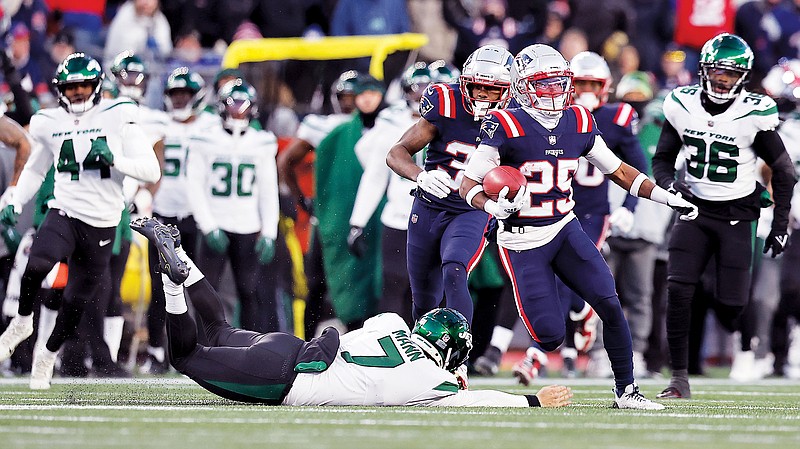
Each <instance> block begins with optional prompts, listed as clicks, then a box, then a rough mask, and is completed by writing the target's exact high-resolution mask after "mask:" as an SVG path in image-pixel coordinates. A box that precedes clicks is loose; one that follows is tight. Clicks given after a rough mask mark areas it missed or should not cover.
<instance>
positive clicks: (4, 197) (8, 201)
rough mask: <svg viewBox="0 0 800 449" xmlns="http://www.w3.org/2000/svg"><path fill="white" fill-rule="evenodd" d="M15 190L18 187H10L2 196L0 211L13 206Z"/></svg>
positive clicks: (0, 198) (0, 197)
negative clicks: (12, 199) (10, 205)
mask: <svg viewBox="0 0 800 449" xmlns="http://www.w3.org/2000/svg"><path fill="white" fill-rule="evenodd" d="M14 190H17V186H8V187H7V188H6V191H5V192H3V194H2V195H0V210H3V209H5V208H6V206H8V205H9V204H11V198H13V197H14Z"/></svg>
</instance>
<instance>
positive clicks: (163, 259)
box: [131, 217, 189, 285]
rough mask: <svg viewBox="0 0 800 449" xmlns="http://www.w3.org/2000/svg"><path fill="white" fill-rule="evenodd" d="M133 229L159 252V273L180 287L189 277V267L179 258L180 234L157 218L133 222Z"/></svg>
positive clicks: (143, 218)
mask: <svg viewBox="0 0 800 449" xmlns="http://www.w3.org/2000/svg"><path fill="white" fill-rule="evenodd" d="M131 229H133V230H134V231H136V232H138V233H139V234H142V235H143V236H145V237H147V240H150V242H151V243H153V245H155V247H156V251H158V260H159V262H158V268H157V269H158V271H160V272H161V273H164V274H166V275H167V277H168V278H169V279H170V280H171V281H172V282H174V283H176V284H178V285H180V284H183V281H185V280H186V278H187V277H189V267H188V266H187V265H186V262H184V261H182V260H181V259H180V257H178V253H177V252H176V251H175V248H177V247H178V246H180V233H179V232H178V229H177V228H175V227H174V226H167V225H164V224H161V222H159V221H158V220H156V219H155V218H148V217H142V218H137V219H136V220H133V221H132V222H131Z"/></svg>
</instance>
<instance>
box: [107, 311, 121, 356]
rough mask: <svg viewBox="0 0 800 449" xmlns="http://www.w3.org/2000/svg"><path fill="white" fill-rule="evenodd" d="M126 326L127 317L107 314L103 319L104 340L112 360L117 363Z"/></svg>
mask: <svg viewBox="0 0 800 449" xmlns="http://www.w3.org/2000/svg"><path fill="white" fill-rule="evenodd" d="M124 327H125V317H122V316H107V317H105V319H104V320H103V341H105V342H106V345H107V346H108V351H109V352H111V360H113V361H114V363H117V357H118V356H119V347H120V345H121V344H122V329H123V328H124Z"/></svg>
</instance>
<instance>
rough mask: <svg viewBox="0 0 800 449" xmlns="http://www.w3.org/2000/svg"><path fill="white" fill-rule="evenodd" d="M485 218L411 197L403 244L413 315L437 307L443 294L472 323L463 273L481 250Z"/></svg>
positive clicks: (418, 314) (469, 299)
mask: <svg viewBox="0 0 800 449" xmlns="http://www.w3.org/2000/svg"><path fill="white" fill-rule="evenodd" d="M488 223H489V215H488V214H486V212H484V211H481V210H471V211H466V212H449V211H444V210H440V209H433V208H430V207H428V206H426V205H425V204H423V203H422V201H421V200H419V199H415V200H414V205H413V206H412V208H411V216H410V218H409V222H408V246H407V248H408V275H409V280H410V281H411V294H412V296H413V301H414V307H413V309H412V312H413V318H414V320H417V319H418V318H419V317H420V316H421V315H423V314H424V313H426V312H428V311H430V310H432V309H434V308H436V307H439V304H440V303H441V302H442V298H443V296H444V297H446V298H447V307H450V308H453V309H456V310H458V311H459V312H461V313H462V314H464V316H465V317H466V318H467V320H468V321H469V322H470V323H472V310H473V304H472V297H471V296H470V294H469V288H468V286H467V276H468V275H469V272H470V271H472V269H473V268H474V267H475V265H477V263H478V261H479V260H480V258H481V254H483V249H484V248H485V246H486V239H485V237H484V232H486V226H487V225H488Z"/></svg>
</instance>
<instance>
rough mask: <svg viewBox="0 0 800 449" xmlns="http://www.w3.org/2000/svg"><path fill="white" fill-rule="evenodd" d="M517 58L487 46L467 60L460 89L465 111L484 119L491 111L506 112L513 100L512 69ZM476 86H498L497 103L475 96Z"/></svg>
mask: <svg viewBox="0 0 800 449" xmlns="http://www.w3.org/2000/svg"><path fill="white" fill-rule="evenodd" d="M513 61H514V56H513V55H512V54H511V53H509V51H508V50H506V49H505V48H503V47H499V46H497V45H484V46H483V47H480V48H478V49H477V50H475V51H474V52H472V54H471V55H469V57H468V58H467V62H465V63H464V68H463V70H462V71H461V77H460V78H459V87H460V90H461V97H462V101H463V104H464V109H466V110H467V112H469V113H470V114H472V115H473V116H474V117H475V120H480V119H482V118H483V117H484V116H485V115H486V114H488V113H489V111H492V110H494V109H502V108H504V107H506V106H507V105H508V102H509V101H510V100H511V65H512V62H513ZM475 84H480V85H484V86H496V87H499V88H500V89H501V93H500V98H499V99H498V100H497V101H486V100H483V99H478V98H475V97H473V95H472V87H473V85H475Z"/></svg>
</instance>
